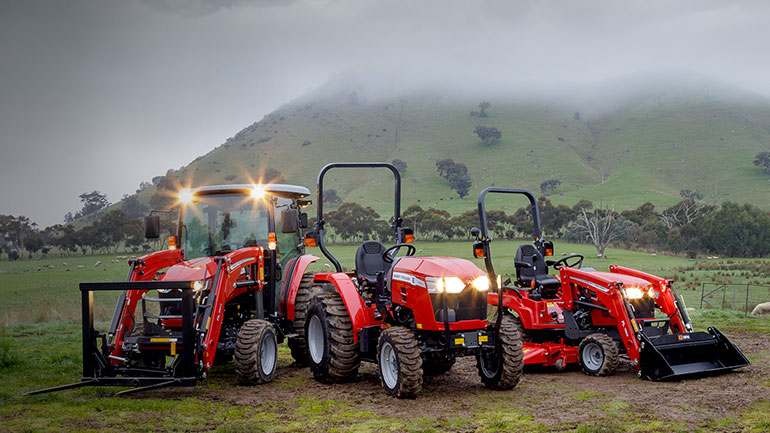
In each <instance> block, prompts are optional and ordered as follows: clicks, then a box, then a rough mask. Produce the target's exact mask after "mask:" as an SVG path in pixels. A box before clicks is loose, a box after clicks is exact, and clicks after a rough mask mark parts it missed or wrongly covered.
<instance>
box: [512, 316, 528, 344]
mask: <svg viewBox="0 0 770 433" xmlns="http://www.w3.org/2000/svg"><path fill="white" fill-rule="evenodd" d="M510 317H511V322H512V323H513V326H514V327H516V330H517V331H519V337H521V342H522V343H529V342H531V341H532V336H531V335H529V332H527V330H526V328H524V324H523V323H521V319H520V318H519V317H514V316H510Z"/></svg>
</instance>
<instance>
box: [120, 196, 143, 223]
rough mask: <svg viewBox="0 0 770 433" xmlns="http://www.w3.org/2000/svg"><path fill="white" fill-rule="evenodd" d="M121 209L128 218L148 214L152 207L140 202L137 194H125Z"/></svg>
mask: <svg viewBox="0 0 770 433" xmlns="http://www.w3.org/2000/svg"><path fill="white" fill-rule="evenodd" d="M120 210H121V211H122V212H123V214H124V215H125V216H126V218H128V219H134V218H139V217H141V216H144V215H146V214H147V212H149V211H150V209H149V208H148V207H147V206H145V205H144V203H142V202H140V201H139V199H138V198H137V197H136V194H135V195H128V194H126V195H124V196H123V203H121V205H120Z"/></svg>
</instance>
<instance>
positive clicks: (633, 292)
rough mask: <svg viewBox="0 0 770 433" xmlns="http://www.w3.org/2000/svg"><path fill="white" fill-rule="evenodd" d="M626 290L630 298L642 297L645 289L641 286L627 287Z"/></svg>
mask: <svg viewBox="0 0 770 433" xmlns="http://www.w3.org/2000/svg"><path fill="white" fill-rule="evenodd" d="M624 290H625V291H626V297H627V298H628V299H641V298H642V296H644V291H643V290H642V289H641V288H639V287H626V288H625V289H624Z"/></svg>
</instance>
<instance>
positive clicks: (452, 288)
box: [425, 277, 486, 293]
mask: <svg viewBox="0 0 770 433" xmlns="http://www.w3.org/2000/svg"><path fill="white" fill-rule="evenodd" d="M484 278H486V277H484ZM425 285H426V286H427V287H428V293H442V292H444V291H446V292H447V293H460V292H462V291H463V289H465V287H467V286H468V285H467V284H465V282H464V281H463V280H461V279H459V278H457V277H444V278H437V277H427V278H425Z"/></svg>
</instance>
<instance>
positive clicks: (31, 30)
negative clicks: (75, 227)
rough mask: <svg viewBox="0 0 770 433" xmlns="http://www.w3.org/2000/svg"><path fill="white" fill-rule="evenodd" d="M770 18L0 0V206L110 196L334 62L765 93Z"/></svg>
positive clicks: (317, 80) (435, 77)
mask: <svg viewBox="0 0 770 433" xmlns="http://www.w3.org/2000/svg"><path fill="white" fill-rule="evenodd" d="M769 21H770V3H768V2H766V1H760V0H757V1H731V2H724V1H709V0H689V1H688V0H683V1H670V0H665V1H663V0H660V1H617V0H603V1H602V0H585V1H580V2H575V1H534V0H533V1H477V2H468V1H451V0H449V1H448V0H441V1H421V2H414V1H371V0H350V1H341V0H339V1H338V0H305V1H302V0H296V1H280V0H253V1H249V0H217V1H215V0H208V1H207V0H193V1H187V0H159V1H151V0H146V1H140V0H123V1H98V0H93V1H79V0H71V1H56V0H52V1H36V0H19V1H13V0H1V1H0V214H13V215H19V214H23V215H26V216H28V217H30V218H32V219H33V220H34V221H37V222H38V223H39V224H40V225H41V226H47V225H51V224H54V223H58V222H61V221H62V219H63V215H64V213H66V212H68V211H72V212H73V213H74V211H76V210H78V209H79V208H80V207H81V205H80V203H79V199H78V195H79V194H81V193H83V192H90V191H92V190H100V191H102V192H105V193H107V194H108V196H109V199H110V201H113V202H115V201H118V200H119V199H120V198H121V196H122V195H123V194H126V193H129V194H131V193H133V192H134V191H135V190H136V188H137V187H138V185H139V183H140V182H142V181H149V180H150V179H151V178H152V177H154V176H157V175H162V174H165V172H166V171H167V170H168V169H170V168H174V169H177V168H179V167H180V166H182V165H185V164H187V163H189V162H190V161H192V160H193V159H195V158H196V157H197V156H199V155H202V154H205V153H207V152H208V151H209V150H211V149H212V148H213V147H215V146H217V145H219V144H221V143H223V142H224V141H225V140H226V139H227V138H228V137H230V136H232V135H234V134H235V133H236V132H237V131H239V130H240V129H241V128H243V127H244V126H246V125H249V124H251V123H253V122H255V121H256V120H259V119H261V118H262V117H263V116H264V115H265V114H267V113H269V112H270V111H272V110H274V109H276V108H277V107H279V106H280V105H281V104H283V103H286V102H288V101H290V100H292V99H294V98H297V97H299V96H301V95H303V94H305V93H307V92H309V91H312V90H313V89H316V88H318V87H319V86H322V85H323V84H324V83H326V82H328V81H329V80H331V79H335V78H339V77H340V76H349V75H354V76H357V77H359V78H360V79H364V80H365V79H366V78H367V77H370V78H371V79H373V80H374V79H375V77H376V81H377V85H378V86H379V89H380V90H384V91H387V90H389V89H390V88H393V89H394V91H395V90H396V89H403V88H408V87H412V88H419V87H420V86H423V85H428V84H430V85H431V86H437V85H438V86H443V87H444V88H445V89H446V92H448V93H451V92H458V93H461V92H462V91H463V86H464V85H465V86H467V85H468V84H467V83H472V85H473V86H475V87H474V88H475V89H478V88H483V89H486V90H487V91H488V92H494V91H497V90H499V91H501V92H502V91H505V90H511V89H516V88H521V87H523V86H524V87H526V88H528V89H530V90H532V89H535V91H537V89H543V91H544V93H545V89H555V88H557V89H564V90H563V91H564V92H565V93H569V89H571V88H575V89H578V88H581V86H585V85H592V86H596V87H601V83H603V82H605V81H611V80H616V79H618V78H619V77H621V78H622V77H628V76H633V77H644V76H655V77H658V78H659V77H660V76H661V74H664V75H665V74H666V73H668V72H671V71H676V72H677V73H679V74H681V73H693V74H697V75H698V76H704V77H709V78H710V79H715V80H718V81H721V82H725V83H727V84H729V85H732V86H736V87H737V88H741V89H746V90H748V91H751V92H755V93H758V94H760V95H764V96H770V80H768V78H767V76H768V72H769V71H770V56H768V44H767V42H768V41H769V40H770V26H769V25H768V24H770V23H769ZM278 169H280V167H279V168H278Z"/></svg>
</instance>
